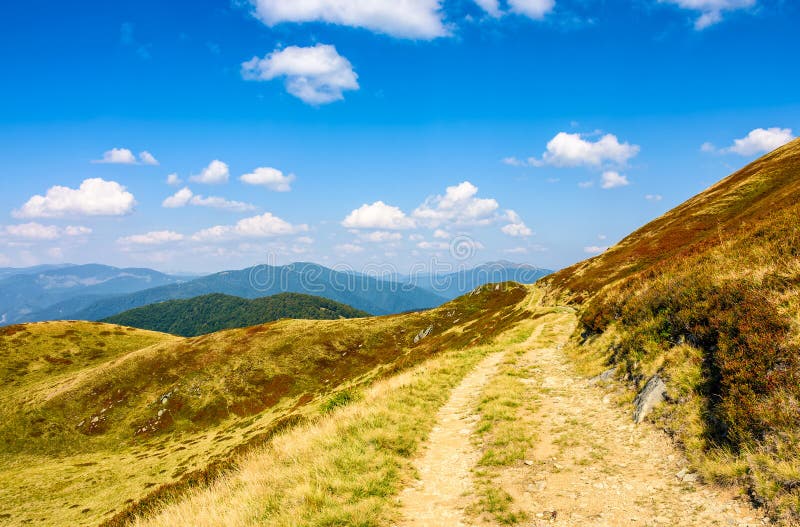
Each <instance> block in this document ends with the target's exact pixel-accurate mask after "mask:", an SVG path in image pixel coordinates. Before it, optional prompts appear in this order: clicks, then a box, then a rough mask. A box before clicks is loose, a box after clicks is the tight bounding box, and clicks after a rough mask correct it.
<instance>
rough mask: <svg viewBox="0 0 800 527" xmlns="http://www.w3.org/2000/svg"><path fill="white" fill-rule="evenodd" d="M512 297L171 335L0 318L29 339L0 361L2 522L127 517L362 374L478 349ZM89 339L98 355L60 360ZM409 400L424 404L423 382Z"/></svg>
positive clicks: (190, 484)
mask: <svg viewBox="0 0 800 527" xmlns="http://www.w3.org/2000/svg"><path fill="white" fill-rule="evenodd" d="M527 295H528V290H527V288H525V287H523V286H520V285H516V284H503V285H492V286H486V287H482V288H480V289H479V290H476V291H475V292H473V293H472V294H470V295H466V296H464V297H461V298H459V299H457V300H455V301H453V302H450V303H448V304H445V305H444V306H442V307H440V308H437V309H434V310H431V311H425V312H419V313H410V314H406V315H396V316H388V317H381V318H360V319H349V320H331V321H303V320H281V321H278V322H272V323H269V324H265V325H260V326H255V327H250V328H245V329H235V330H228V331H223V332H218V333H213V334H210V335H204V336H201V337H195V338H186V339H184V338H179V337H173V336H170V335H165V334H160V333H153V332H144V331H141V330H136V329H132V328H130V329H128V328H123V327H121V326H115V325H110V324H100V323H80V322H78V323H75V322H72V323H70V322H59V323H42V324H34V325H27V326H18V327H12V328H8V329H7V330H6V334H5V335H3V336H2V337H0V340H2V342H3V344H1V345H0V349H8V350H10V349H12V348H13V349H16V347H17V346H22V347H23V348H25V346H27V344H26V343H27V342H28V341H30V342H34V340H33V339H38V340H36V341H35V342H36V344H35V345H34V344H31V345H30V346H29V347H28V348H25V349H30V350H31V351H30V355H31V357H30V358H29V360H28V365H27V366H25V367H24V368H27V370H25V371H29V374H27V375H21V376H20V375H18V372H21V371H23V369H24V368H23V366H22V365H20V364H18V363H17V362H18V359H17V356H16V354H12V353H6V354H4V355H3V356H2V359H3V361H2V363H0V368H2V370H0V371H12V372H14V374H13V376H14V378H15V379H17V380H16V382H15V384H14V385H10V386H3V387H2V388H0V390H2V398H1V400H2V401H3V404H2V406H0V412H2V413H0V501H2V503H3V504H4V511H3V514H4V515H6V516H4V518H3V519H4V521H6V522H7V523H10V524H12V525H18V524H38V525H64V524H72V525H79V524H80V525H85V524H98V523H105V524H107V525H123V524H126V523H127V522H128V521H130V520H131V519H132V518H134V517H135V516H136V515H137V514H139V513H141V512H142V511H146V510H152V509H153V508H157V507H159V506H161V505H162V504H164V503H166V502H169V501H171V500H174V499H175V497H176V496H178V495H180V494H181V493H183V492H185V491H186V490H187V489H190V488H197V487H198V486H201V487H202V486H205V485H207V484H208V483H209V482H211V481H214V480H215V479H217V478H219V477H220V476H221V475H223V474H225V473H227V472H229V471H231V470H232V469H233V468H234V467H235V466H236V465H237V459H239V456H241V455H244V454H245V453H246V452H247V451H250V450H252V449H254V448H260V447H262V446H263V445H265V444H269V443H270V440H271V438H272V437H273V436H274V435H275V434H276V433H279V432H281V431H282V430H286V429H292V428H293V427H296V426H298V425H301V424H302V423H304V422H308V421H309V420H310V421H314V420H316V419H319V418H320V416H324V415H330V416H333V415H336V414H337V413H338V412H340V411H341V410H342V409H345V410H346V409H348V408H350V407H356V406H358V405H361V404H363V403H362V401H360V398H361V396H362V394H363V393H365V390H368V387H369V386H370V385H371V384H372V383H373V382H374V381H376V380H380V379H383V378H387V377H389V376H391V375H394V374H397V373H400V372H402V371H405V370H406V369H408V368H411V367H414V366H416V365H418V364H420V363H422V362H424V361H426V360H429V359H432V358H435V357H438V356H440V355H442V354H444V353H455V354H456V355H454V356H453V358H452V359H451V360H452V361H453V362H454V363H455V362H458V360H459V359H458V357H459V356H460V355H458V354H459V353H461V352H462V351H463V350H474V349H477V348H481V347H485V346H487V345H489V344H490V343H491V342H492V341H493V340H494V339H495V338H496V337H497V336H498V335H500V334H502V333H503V332H505V331H507V330H509V329H510V328H512V327H514V326H515V325H516V324H517V323H518V322H520V321H521V320H525V319H526V318H528V317H529V313H528V311H527V310H526V309H525V307H524V305H520V304H521V302H522V301H523V300H524V299H525V298H526V296H527ZM48 328H51V329H48ZM45 330H47V331H46V332H45ZM37 332H42V335H44V336H36V335H38V333H37ZM45 333H46V334H45ZM128 337H131V338H132V339H133V340H131V341H130V342H129V341H128V340H126V339H127V338H128ZM115 339H116V340H115ZM88 343H91V345H90V344H88ZM95 343H98V344H97V347H99V348H101V349H106V350H109V351H107V352H104V354H102V355H97V356H96V357H95V358H93V359H91V360H89V361H79V360H76V359H75V357H80V356H83V355H84V354H86V353H88V350H90V349H94V347H95ZM100 343H104V344H105V346H101V345H100ZM36 350H43V351H36ZM44 350H49V351H44ZM470 353H472V352H470ZM476 353H477V352H476ZM45 356H47V357H51V359H56V360H55V361H52V360H51V361H48V359H47V358H46V357H45ZM449 360H450V359H449ZM465 360H466V359H465ZM470 360H471V359H470ZM67 361H71V362H70V363H67ZM453 367H455V366H453ZM467 367H468V366H458V367H457V371H461V369H460V368H467ZM48 368H49V370H48ZM45 370H46V371H45ZM40 372H41V373H40ZM459 375H460V373H459ZM453 379H455V377H453V378H452V379H451V380H453ZM423 380H424V379H423ZM423 380H421V381H420V382H423ZM451 380H448V381H447V382H448V383H449V382H451ZM425 382H427V381H425ZM431 382H433V381H431ZM437 382H438V381H437ZM453 382H454V381H453ZM419 386H421V385H419ZM413 395H414V397H420V398H422V399H423V400H424V401H423V402H424V403H425V404H431V408H434V407H435V406H436V404H438V403H437V402H436V401H438V399H434V400H433V401H432V402H431V401H427V400H426V397H428V396H427V395H426V394H425V393H424V392H423V391H417V392H414V394H413ZM398 397H400V395H398ZM436 397H439V396H436ZM398 401H399V402H398ZM398 401H396V402H395V403H393V405H394V406H392V407H391V408H392V411H393V412H400V413H403V411H401V409H402V407H401V406H400V405H402V404H406V402H405V401H406V400H405V399H400V400H398ZM425 401H427V402H425ZM408 404H411V403H408ZM415 404H416V403H415ZM420 404H422V403H420ZM426 411H427V410H426ZM418 417H419V415H417V414H414V412H410V413H409V414H408V416H406V417H403V419H407V420H410V421H408V422H412V421H413V422H416V419H417V418H418ZM397 419H400V417H399V416H397ZM403 423H407V421H402V422H399V424H398V425H397V426H399V427H400V429H403V428H404V427H405V426H407V424H403ZM384 424H386V426H389V424H388V422H387V423H384ZM360 426H361V425H359V426H357V427H355V428H353V429H352V430H351V432H350V433H351V434H353V437H356V436H357V435H358V433H360V432H359V431H360V430H361V428H360ZM376 426H377V425H376ZM382 426H383V425H381V427H382ZM415 426H416V425H415ZM419 426H424V421H422V422H421V424H420V425H419ZM378 428H380V427H378ZM378 428H376V430H375V432H374V433H375V434H379V435H380V434H382V433H383V432H381V431H380V430H379V429H378ZM357 432H358V433H357ZM404 433H405V432H404ZM369 437H370V436H368V438H367V440H368V441H371V439H369ZM419 437H423V436H419ZM354 448H355V449H356V453H357V452H360V450H359V448H360V447H354ZM387 448H388V447H387ZM388 450H389V451H391V448H389V449H388ZM404 452H405V450H403V452H401V453H402V455H406V454H405V453H404ZM351 453H352V452H351ZM330 455H331V456H333V454H332V453H331V454H330ZM342 455H349V454H347V452H342ZM353 455H355V454H354V453H353ZM386 455H387V456H390V455H395V454H390V453H387V454H386ZM397 455H400V454H397ZM331 459H333V458H331ZM381 470H383V469H381ZM387 470H388V468H387ZM354 492H356V491H354ZM357 492H361V491H357ZM359 495H360V494H359ZM315 521H316V520H315ZM319 521H322V520H319Z"/></svg>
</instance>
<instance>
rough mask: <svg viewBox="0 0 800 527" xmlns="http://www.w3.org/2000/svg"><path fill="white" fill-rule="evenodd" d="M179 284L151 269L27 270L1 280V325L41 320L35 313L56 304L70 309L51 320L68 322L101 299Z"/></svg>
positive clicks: (82, 267) (84, 267)
mask: <svg viewBox="0 0 800 527" xmlns="http://www.w3.org/2000/svg"><path fill="white" fill-rule="evenodd" d="M180 280H181V279H180V278H177V277H174V276H170V275H166V274H164V273H160V272H158V271H153V270H152V269H138V268H129V269H120V268H117V267H111V266H107V265H98V264H89V265H73V266H67V267H60V266H56V267H55V268H53V267H48V266H44V267H39V268H38V269H36V268H34V269H27V270H23V271H22V272H20V273H16V274H13V275H11V276H6V277H5V278H2V279H0V324H12V323H19V322H28V321H33V320H44V318H42V317H41V316H39V315H38V314H37V312H40V311H42V310H46V309H48V308H51V307H52V306H54V305H56V304H61V305H66V306H70V305H72V308H71V309H64V310H62V311H63V314H64V315H65V316H55V317H52V318H70V317H69V316H66V315H69V313H70V312H72V313H74V312H76V311H78V310H80V309H84V308H85V307H87V305H90V304H91V303H92V302H96V301H97V300H99V299H101V298H104V297H109V296H116V295H121V294H128V293H132V292H135V291H140V290H142V289H148V288H152V287H157V286H162V285H166V284H174V283H177V282H179V281H180ZM80 298H84V299H87V300H88V299H89V298H91V302H88V301H86V300H85V301H80V300H79V301H77V303H76V299H80ZM70 303H72V304H70ZM46 318H50V317H46Z"/></svg>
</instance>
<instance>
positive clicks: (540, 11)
mask: <svg viewBox="0 0 800 527" xmlns="http://www.w3.org/2000/svg"><path fill="white" fill-rule="evenodd" d="M508 5H509V7H510V8H511V11H512V12H514V13H518V14H520V15H525V16H527V17H528V18H532V19H534V20H541V19H542V18H544V17H545V15H546V14H547V13H549V12H550V11H552V10H553V8H554V7H555V5H556V2H555V0H508Z"/></svg>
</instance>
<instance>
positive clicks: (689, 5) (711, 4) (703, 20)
mask: <svg viewBox="0 0 800 527" xmlns="http://www.w3.org/2000/svg"><path fill="white" fill-rule="evenodd" d="M659 1H661V2H665V3H668V4H673V5H676V6H678V7H681V8H683V9H688V10H691V11H697V12H699V16H698V17H697V19H696V20H695V22H694V28H695V29H696V30H698V31H700V30H703V29H705V28H707V27H709V26H713V25H714V24H717V23H719V22H721V21H722V14H723V13H724V12H725V11H735V10H737V9H746V8H748V7H753V6H755V5H756V0H659Z"/></svg>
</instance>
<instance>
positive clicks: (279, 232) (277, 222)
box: [192, 212, 308, 241]
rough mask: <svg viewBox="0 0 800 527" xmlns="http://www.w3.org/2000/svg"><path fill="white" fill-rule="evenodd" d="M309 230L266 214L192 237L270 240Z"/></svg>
mask: <svg viewBox="0 0 800 527" xmlns="http://www.w3.org/2000/svg"><path fill="white" fill-rule="evenodd" d="M307 230H308V225H305V224H302V225H292V224H291V223H289V222H287V221H285V220H283V219H281V218H279V217H277V216H273V215H272V213H269V212H265V213H264V214H261V215H259V216H252V217H250V218H244V219H243V220H239V221H238V222H237V223H236V224H235V225H216V226H214V227H209V228H208V229H203V230H201V231H199V232H197V233H196V234H195V235H194V236H192V239H193V240H196V241H204V240H221V241H224V240H227V239H232V238H236V237H242V238H269V237H273V236H283V235H287V234H296V233H298V232H305V231H307Z"/></svg>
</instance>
